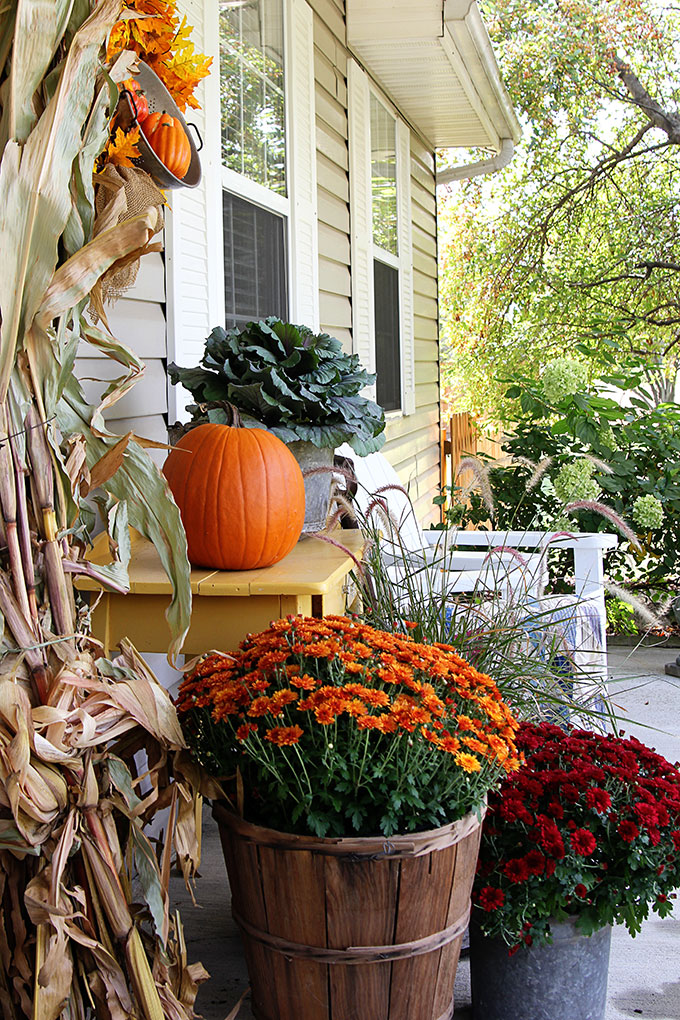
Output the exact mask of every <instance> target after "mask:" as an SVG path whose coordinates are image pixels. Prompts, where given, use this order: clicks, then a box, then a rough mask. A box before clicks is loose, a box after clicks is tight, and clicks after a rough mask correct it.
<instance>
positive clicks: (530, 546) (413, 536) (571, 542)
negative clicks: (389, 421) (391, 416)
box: [336, 444, 619, 676]
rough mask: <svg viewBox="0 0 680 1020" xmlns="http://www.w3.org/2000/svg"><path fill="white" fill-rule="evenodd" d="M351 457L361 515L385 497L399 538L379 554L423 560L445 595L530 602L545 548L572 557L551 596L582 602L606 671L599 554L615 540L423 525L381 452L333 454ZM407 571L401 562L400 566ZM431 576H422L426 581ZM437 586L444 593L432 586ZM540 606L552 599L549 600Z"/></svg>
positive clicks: (541, 579)
mask: <svg viewBox="0 0 680 1020" xmlns="http://www.w3.org/2000/svg"><path fill="white" fill-rule="evenodd" d="M336 452H337V453H338V454H339V455H340V456H343V457H346V458H347V459H348V460H350V461H351V462H352V464H353V467H354V473H355V475H356V479H357V482H358V486H359V488H358V491H357V495H356V501H357V504H358V506H359V508H360V510H361V511H362V513H363V514H366V513H367V512H368V511H369V509H370V508H371V505H372V504H374V503H375V500H376V498H381V499H384V501H385V504H386V505H387V508H388V511H389V515H390V518H391V520H392V521H394V523H395V526H396V528H397V529H398V539H396V540H395V538H394V536H392V537H391V538H390V537H389V536H388V535H386V536H385V541H384V551H385V555H386V558H387V560H388V563H389V564H391V565H392V566H393V567H395V568H397V569H398V563H399V560H400V559H404V558H405V557H408V558H409V559H412V558H415V559H416V560H423V561H424V562H425V563H426V564H430V565H432V566H435V567H436V569H437V570H439V571H441V573H442V581H441V584H442V585H444V586H445V589H446V591H447V592H450V593H452V594H455V593H458V592H474V591H479V590H480V589H481V590H482V591H484V590H486V591H488V590H490V589H491V588H494V589H495V590H496V591H498V592H499V593H500V594H501V596H506V597H511V596H512V595H514V594H515V593H517V592H519V594H520V595H521V596H522V597H523V596H524V595H526V596H527V598H528V599H536V598H540V597H541V596H542V592H543V589H544V587H545V583H546V581H547V557H548V552H549V550H550V549H565V550H569V551H570V552H571V553H572V554H573V562H574V591H573V593H572V594H571V595H570V596H566V597H561V598H554V599H553V602H552V604H554V605H555V606H556V607H558V608H559V609H560V610H562V611H563V610H564V608H565V606H566V605H567V604H568V603H569V602H571V603H572V604H573V605H574V606H577V605H578V604H579V603H582V604H584V605H585V604H587V607H588V610H589V611H590V610H592V614H591V615H594V616H595V617H596V620H597V625H598V630H599V640H600V648H599V650H598V653H597V654H596V656H595V658H596V659H597V663H596V668H597V671H598V672H599V673H600V674H601V675H602V676H604V675H605V673H606V612H605V598H604V596H605V589H604V553H605V552H607V551H608V550H611V549H614V548H616V546H617V545H618V541H619V540H618V537H617V536H616V535H612V534H609V533H604V532H602V533H601V532H596V533H591V532H569V533H566V532H555V531H519V530H518V531H500V530H499V531H462V530H454V529H447V530H446V531H436V530H423V529H422V528H421V527H420V524H419V522H418V520H417V518H416V516H415V512H414V510H413V505H412V503H411V501H410V499H409V497H408V493H407V492H406V489H405V488H404V487H403V485H402V483H401V481H400V479H399V476H398V475H397V473H396V471H395V470H394V468H393V467H392V466H391V465H390V464H389V462H388V461H387V460H386V459H385V457H384V456H383V455H382V454H380V453H373V454H369V455H368V456H367V457H358V456H357V455H356V454H355V453H354V451H353V450H352V449H351V447H349V446H348V445H346V444H345V445H344V446H342V447H340V449H339V450H338V451H336ZM402 569H403V570H405V569H406V567H405V565H404V566H403V567H402ZM432 580H433V577H432V573H430V575H429V577H424V581H425V582H426V583H432ZM435 587H436V590H440V591H441V590H442V589H441V588H440V586H439V584H435ZM545 604H546V606H549V605H550V604H551V600H550V597H548V599H546V603H545Z"/></svg>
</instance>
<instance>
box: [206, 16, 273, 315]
mask: <svg viewBox="0 0 680 1020" xmlns="http://www.w3.org/2000/svg"><path fill="white" fill-rule="evenodd" d="M284 49H285V47H284V9H283V0H220V107H221V127H222V146H221V148H222V166H223V185H224V191H223V224H224V231H223V238H224V296H225V313H226V323H227V325H228V326H234V325H236V326H243V325H245V323H246V322H249V321H251V320H252V319H259V318H263V317H265V316H267V315H278V316H279V317H280V318H283V319H286V318H288V260H287V247H288V245H287V236H288V212H289V209H288V200H287V181H286V177H287V174H286V114H285V106H286V104H285V77H286V76H285V59H284Z"/></svg>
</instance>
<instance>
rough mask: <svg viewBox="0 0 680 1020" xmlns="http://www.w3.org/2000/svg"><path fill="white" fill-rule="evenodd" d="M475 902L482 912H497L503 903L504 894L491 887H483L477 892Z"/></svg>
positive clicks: (500, 890)
mask: <svg viewBox="0 0 680 1020" xmlns="http://www.w3.org/2000/svg"><path fill="white" fill-rule="evenodd" d="M477 902H478V903H479V905H480V907H482V909H483V910H486V911H488V912H490V911H492V910H498V908H499V907H502V906H503V904H504V902H505V893H504V892H503V890H502V889H496V888H494V886H492V885H485V886H484V888H483V889H481V890H480V892H479V898H478V900H477Z"/></svg>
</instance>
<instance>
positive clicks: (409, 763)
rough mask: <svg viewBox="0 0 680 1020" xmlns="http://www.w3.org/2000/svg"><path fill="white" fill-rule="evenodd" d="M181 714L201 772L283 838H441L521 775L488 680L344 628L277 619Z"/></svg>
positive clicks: (443, 656) (408, 643) (210, 665)
mask: <svg viewBox="0 0 680 1020" xmlns="http://www.w3.org/2000/svg"><path fill="white" fill-rule="evenodd" d="M178 709H179V713H180V717H181V721H182V726H183V730H184V733H185V735H186V738H187V741H188V743H189V745H190V746H191V747H192V749H193V752H194V754H195V756H196V758H197V760H198V761H199V762H200V763H201V764H202V765H204V766H205V768H206V769H207V770H208V771H209V772H211V773H213V775H218V776H234V775H235V774H238V775H239V777H240V779H241V780H242V784H243V785H242V789H243V792H244V798H245V799H244V807H245V816H246V818H248V819H249V820H250V821H253V822H259V823H261V824H265V825H267V826H270V827H274V828H278V829H281V830H284V831H289V832H300V833H312V834H313V835H316V836H346V835H353V834H358V835H361V836H368V835H376V834H378V833H383V834H384V835H385V836H390V835H392V834H393V833H396V832H406V831H414V830H426V829H431V828H436V827H438V826H441V825H444V824H446V823H448V822H453V821H455V820H457V819H458V818H461V817H462V816H463V815H465V814H466V813H467V812H469V811H470V810H472V809H479V808H480V806H481V804H482V803H483V801H484V797H485V795H486V793H487V791H488V790H489V789H490V788H491V787H493V786H494V785H495V784H496V783H497V782H498V780H499V779H500V777H501V776H503V775H507V774H510V773H512V772H514V771H515V770H516V769H517V768H519V764H520V760H519V757H518V755H517V751H516V747H515V742H514V737H515V733H516V729H517V723H516V722H515V720H514V718H513V715H512V713H511V712H510V710H509V709H508V707H507V705H505V703H504V702H503V700H502V699H501V695H500V693H499V690H498V687H497V686H496V684H495V683H494V681H493V680H491V678H490V677H488V676H485V675H484V674H483V673H479V672H478V671H477V670H475V669H474V668H473V667H472V666H470V665H469V664H468V663H467V662H465V661H464V660H463V659H461V658H460V656H458V655H457V654H456V652H455V651H454V649H453V648H452V647H451V646H450V645H446V644H435V645H426V644H419V643H417V642H415V641H413V640H412V639H411V638H410V637H409V636H408V635H400V634H394V633H387V632H385V631H381V630H376V629H375V628H373V627H370V626H368V625H366V624H363V623H361V622H358V621H356V620H352V619H349V618H346V617H326V618H325V619H323V620H317V619H310V618H306V617H290V618H287V619H285V620H278V621H276V622H274V623H272V625H271V626H270V628H269V629H268V630H266V631H264V632H263V633H261V634H256V635H254V636H250V637H248V638H247V639H246V640H245V641H243V642H242V644H241V646H240V650H239V651H238V652H237V653H235V654H234V655H233V656H227V655H210V656H208V657H207V658H206V659H204V660H203V661H202V662H201V663H200V664H199V665H198V666H196V668H195V669H194V670H193V672H192V673H191V674H190V675H189V676H188V677H187V678H186V679H185V680H184V682H183V684H182V686H181V689H180V695H179V701H178ZM238 787H239V789H241V785H240V782H239V783H238Z"/></svg>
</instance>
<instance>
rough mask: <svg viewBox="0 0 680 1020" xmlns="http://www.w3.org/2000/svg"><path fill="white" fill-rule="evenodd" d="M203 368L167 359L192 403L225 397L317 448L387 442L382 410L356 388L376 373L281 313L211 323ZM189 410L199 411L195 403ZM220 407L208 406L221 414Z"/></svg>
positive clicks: (368, 448)
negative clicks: (234, 325)
mask: <svg viewBox="0 0 680 1020" xmlns="http://www.w3.org/2000/svg"><path fill="white" fill-rule="evenodd" d="M201 364H202V365H203V366H204V367H203V368H179V367H178V366H177V365H174V364H173V365H170V366H169V368H168V371H169V373H170V378H171V380H172V382H173V383H175V384H176V383H178V382H180V383H182V385H183V386H185V387H186V388H187V389H188V390H189V391H190V392H191V393H192V394H193V396H194V398H195V400H196V401H197V403H198V404H202V403H204V402H224V401H229V402H230V403H232V404H234V405H235V406H236V407H237V408H239V410H241V411H244V412H246V414H249V415H252V416H253V418H255V419H256V420H257V421H258V422H261V423H262V424H264V425H265V426H266V427H267V428H268V429H269V431H270V432H273V433H274V435H276V436H278V437H279V439H281V440H283V442H284V443H291V442H295V441H297V440H305V441H307V442H310V443H313V444H314V446H318V447H321V448H323V447H335V446H339V445H340V444H341V443H349V444H350V445H351V446H352V448H353V449H354V450H355V451H356V452H357V453H358V454H359V455H360V456H365V455H366V454H367V453H374V452H375V451H376V450H379V449H380V447H381V446H382V445H383V443H384V441H385V436H384V429H385V415H384V413H383V411H382V408H380V407H378V405H377V404H376V403H374V402H373V401H372V400H368V399H367V398H366V397H363V396H361V395H360V393H361V390H362V389H364V388H365V387H366V386H370V385H371V384H372V383H373V382H374V380H375V376H372V375H369V374H368V373H367V372H366V371H364V369H363V368H362V367H361V364H360V362H359V358H358V356H357V355H356V354H346V353H345V352H344V351H343V349H342V345H341V343H340V341H339V340H336V339H335V338H334V337H332V336H329V335H328V334H327V333H318V334H317V333H313V332H312V331H311V330H310V329H308V328H307V327H306V326H294V325H292V324H291V323H286V322H282V321H281V320H280V319H276V318H273V317H272V318H268V319H262V320H260V321H259V322H249V323H248V324H247V325H246V326H245V327H244V328H243V329H241V330H239V329H229V330H224V329H222V327H221V326H217V327H216V328H215V329H213V331H212V333H211V334H210V336H209V337H208V339H207V340H206V344H205V353H204V355H203V358H202V360H201ZM192 410H193V412H194V417H200V416H201V415H202V413H203V412H202V409H201V408H200V407H194V408H193V409H192ZM221 413H222V412H221V411H220V409H219V408H217V409H211V410H209V411H208V417H209V420H211V421H218V422H219V421H222V419H221V418H220V414H221Z"/></svg>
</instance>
